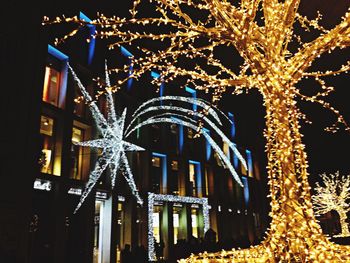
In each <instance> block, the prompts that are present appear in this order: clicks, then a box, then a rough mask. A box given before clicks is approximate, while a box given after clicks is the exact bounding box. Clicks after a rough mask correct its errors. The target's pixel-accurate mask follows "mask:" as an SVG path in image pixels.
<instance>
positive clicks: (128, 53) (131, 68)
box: [120, 46, 134, 90]
mask: <svg viewBox="0 0 350 263" xmlns="http://www.w3.org/2000/svg"><path fill="white" fill-rule="evenodd" d="M120 52H122V54H123V56H125V57H127V58H128V59H129V63H130V66H129V72H128V76H130V75H131V74H132V73H133V71H134V67H133V65H132V64H131V58H132V57H133V56H134V55H133V54H131V52H130V51H129V50H127V49H126V48H125V47H123V46H121V47H120ZM133 81H134V79H133V78H130V79H128V82H127V83H126V87H127V90H130V89H131V86H132V83H133Z"/></svg>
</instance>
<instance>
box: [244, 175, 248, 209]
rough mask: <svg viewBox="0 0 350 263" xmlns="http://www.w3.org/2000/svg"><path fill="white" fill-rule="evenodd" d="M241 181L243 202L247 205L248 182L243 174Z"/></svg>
mask: <svg viewBox="0 0 350 263" xmlns="http://www.w3.org/2000/svg"><path fill="white" fill-rule="evenodd" d="M242 182H243V185H244V190H243V191H244V203H245V205H246V206H247V205H248V203H249V184H248V178H247V177H245V176H242Z"/></svg>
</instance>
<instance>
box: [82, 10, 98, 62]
mask: <svg viewBox="0 0 350 263" xmlns="http://www.w3.org/2000/svg"><path fill="white" fill-rule="evenodd" d="M79 18H80V19H81V20H84V21H86V22H91V19H90V18H88V17H87V16H86V15H85V14H84V13H83V12H79ZM87 27H88V29H89V49H88V65H90V64H91V62H92V59H93V58H94V54H95V45H96V39H95V36H94V35H95V31H96V27H95V26H94V25H87Z"/></svg>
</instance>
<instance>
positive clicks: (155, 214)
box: [153, 212, 160, 243]
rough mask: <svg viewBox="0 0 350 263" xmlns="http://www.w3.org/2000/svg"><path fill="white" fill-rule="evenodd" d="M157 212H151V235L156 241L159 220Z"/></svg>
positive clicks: (158, 238)
mask: <svg viewBox="0 0 350 263" xmlns="http://www.w3.org/2000/svg"><path fill="white" fill-rule="evenodd" d="M159 216H160V215H159V212H153V236H154V239H155V241H156V242H157V243H160V222H159V221H160V220H159Z"/></svg>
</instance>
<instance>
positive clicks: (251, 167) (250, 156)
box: [246, 150, 254, 177]
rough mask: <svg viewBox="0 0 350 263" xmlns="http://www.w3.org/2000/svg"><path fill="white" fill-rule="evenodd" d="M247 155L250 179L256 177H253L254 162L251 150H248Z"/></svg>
mask: <svg viewBox="0 0 350 263" xmlns="http://www.w3.org/2000/svg"><path fill="white" fill-rule="evenodd" d="M246 154H247V166H248V176H249V177H254V176H253V160H252V153H251V151H249V150H246Z"/></svg>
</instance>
